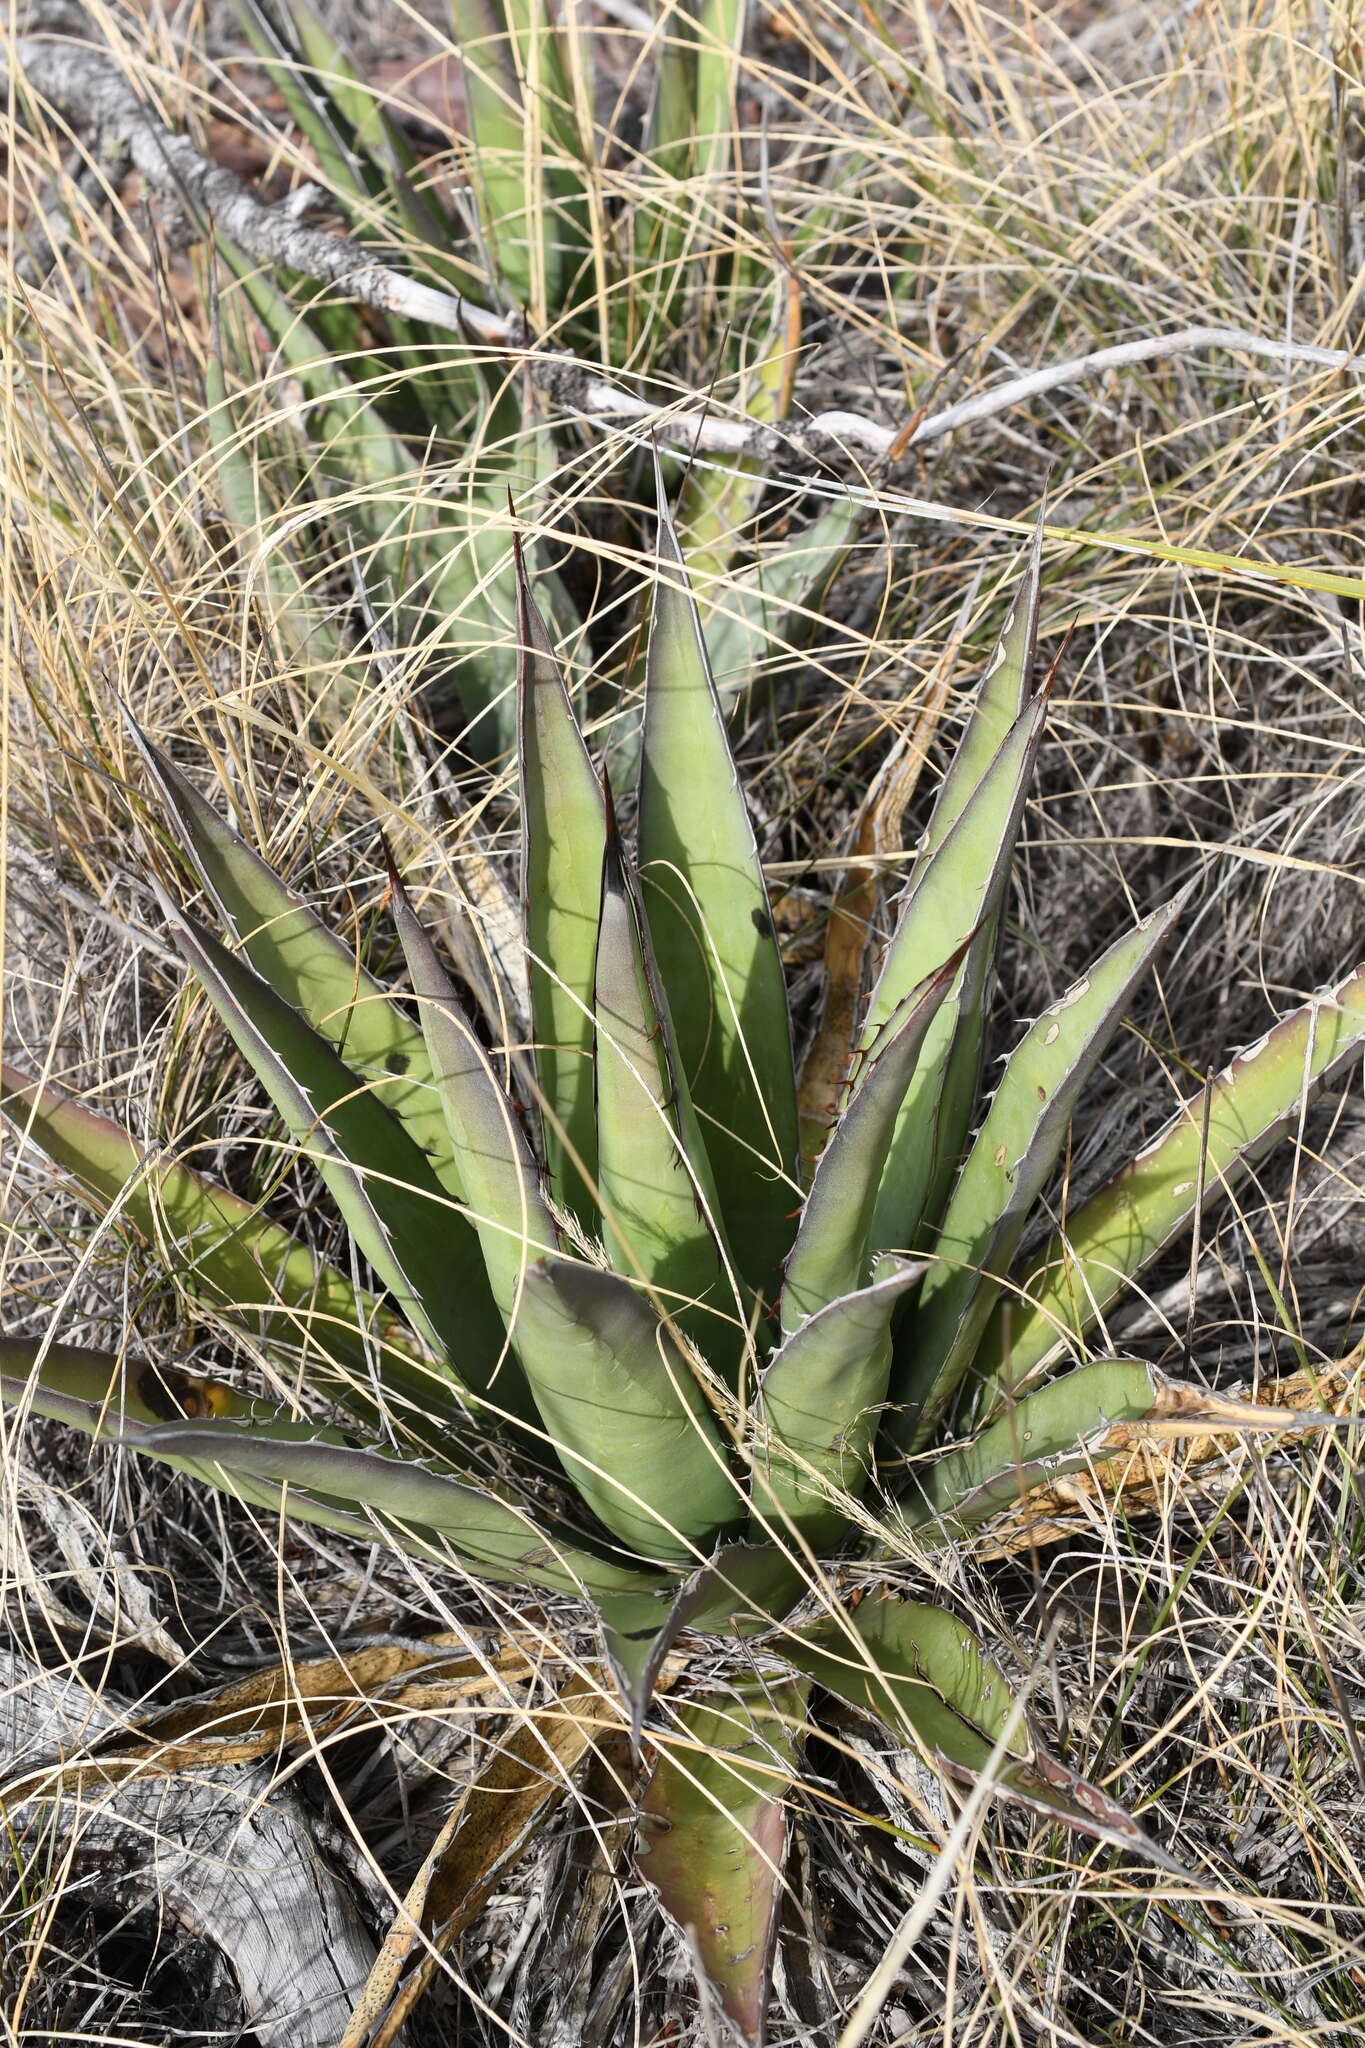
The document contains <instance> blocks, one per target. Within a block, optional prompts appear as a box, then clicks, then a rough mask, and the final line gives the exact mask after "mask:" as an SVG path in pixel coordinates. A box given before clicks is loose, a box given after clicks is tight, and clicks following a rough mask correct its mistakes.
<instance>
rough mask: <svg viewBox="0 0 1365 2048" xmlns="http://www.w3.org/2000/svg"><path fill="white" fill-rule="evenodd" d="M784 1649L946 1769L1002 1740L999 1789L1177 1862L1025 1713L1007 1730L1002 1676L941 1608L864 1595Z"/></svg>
mask: <svg viewBox="0 0 1365 2048" xmlns="http://www.w3.org/2000/svg"><path fill="white" fill-rule="evenodd" d="M782 1650H783V1655H784V1656H785V1657H786V1658H787V1660H788V1662H789V1663H791V1664H793V1665H795V1667H796V1668H797V1670H799V1671H803V1672H805V1673H806V1674H807V1675H808V1676H809V1677H811V1678H813V1679H815V1680H816V1681H817V1683H818V1684H820V1685H823V1686H824V1687H825V1688H826V1690H827V1691H829V1692H832V1693H834V1694H836V1695H837V1696H838V1697H839V1698H840V1699H843V1700H846V1701H847V1702H848V1703H849V1705H850V1706H854V1707H860V1708H862V1709H863V1710H864V1711H865V1712H867V1713H870V1714H873V1715H875V1717H876V1718H877V1719H878V1720H879V1721H881V1722H882V1723H883V1724H884V1725H885V1726H886V1727H887V1728H889V1729H890V1730H891V1731H892V1732H893V1733H900V1734H902V1735H908V1736H909V1737H910V1738H911V1740H912V1741H913V1742H914V1743H915V1744H916V1745H917V1746H918V1747H920V1748H921V1749H922V1750H924V1751H925V1752H927V1754H928V1755H929V1756H930V1757H931V1758H932V1759H933V1760H934V1761H936V1762H937V1763H938V1764H940V1765H941V1766H942V1767H943V1768H944V1769H946V1770H947V1771H948V1772H950V1773H951V1774H952V1775H953V1776H956V1777H962V1778H966V1779H968V1780H972V1779H975V1778H977V1777H979V1776H980V1775H981V1773H982V1772H983V1771H984V1770H985V1769H986V1767H987V1764H988V1763H989V1760H990V1757H991V1753H992V1751H993V1750H994V1749H995V1747H996V1745H997V1743H999V1742H1001V1741H1002V1740H1003V1741H1004V1754H1003V1756H1002V1757H1001V1758H1000V1759H999V1760H998V1762H997V1764H996V1767H995V1773H994V1782H995V1784H996V1786H997V1788H998V1790H999V1792H1000V1794H1001V1796H1002V1797H1004V1798H1006V1799H1009V1800H1012V1801H1013V1802H1014V1803H1015V1804H1017V1805H1022V1806H1026V1807H1029V1808H1030V1809H1031V1810H1032V1811H1034V1812H1037V1813H1041V1814H1045V1815H1047V1816H1048V1817H1049V1818H1050V1819H1054V1820H1058V1821H1060V1822H1061V1823H1062V1824H1063V1825H1064V1826H1066V1827H1070V1828H1073V1829H1075V1830H1076V1831H1077V1832H1078V1833H1081V1834H1086V1835H1092V1836H1094V1837H1095V1838H1096V1839H1097V1840H1099V1841H1106V1842H1114V1843H1117V1844H1118V1845H1120V1846H1121V1847H1123V1848H1126V1849H1129V1850H1131V1851H1134V1852H1136V1853H1137V1854H1138V1855H1140V1856H1142V1857H1144V1858H1145V1859H1146V1860H1147V1861H1148V1862H1153V1863H1159V1864H1161V1865H1162V1866H1163V1867H1164V1868H1167V1869H1173V1870H1179V1865H1178V1864H1173V1863H1172V1861H1171V1859H1170V1858H1169V1857H1168V1856H1167V1855H1166V1854H1165V1852H1164V1851H1163V1850H1161V1849H1159V1848H1157V1846H1156V1845H1155V1844H1154V1843H1153V1842H1151V1841H1150V1840H1149V1839H1148V1837H1147V1836H1146V1835H1145V1834H1144V1833H1143V1831H1142V1829H1141V1828H1140V1827H1139V1826H1138V1825H1137V1823H1136V1822H1135V1821H1134V1820H1133V1819H1132V1818H1131V1816H1130V1815H1129V1814H1127V1813H1125V1812H1124V1810H1123V1808H1122V1807H1121V1806H1117V1805H1116V1804H1115V1803H1114V1802H1113V1801H1112V1800H1111V1799H1109V1798H1108V1797H1107V1795H1106V1794H1105V1793H1103V1792H1101V1791H1100V1790H1099V1788H1098V1787H1097V1786H1094V1785H1090V1784H1087V1783H1086V1781H1085V1780H1084V1779H1083V1778H1078V1777H1077V1776H1076V1774H1075V1773H1074V1772H1073V1771H1070V1770H1068V1769H1067V1768H1066V1766H1065V1765H1063V1764H1059V1763H1057V1762H1056V1761H1055V1759H1054V1758H1052V1757H1050V1756H1048V1755H1047V1753H1046V1752H1045V1751H1044V1750H1043V1749H1041V1748H1040V1746H1039V1745H1038V1743H1037V1742H1036V1741H1035V1739H1034V1737H1033V1734H1032V1732H1031V1730H1030V1729H1029V1727H1028V1724H1027V1722H1026V1721H1023V1720H1021V1721H1020V1722H1019V1724H1018V1726H1017V1727H1016V1729H1015V1732H1014V1733H1013V1734H1012V1735H1011V1734H1009V1732H1008V1730H1009V1721H1010V1711H1011V1705H1012V1693H1011V1689H1010V1685H1009V1682H1008V1680H1007V1679H1006V1677H1005V1675H1004V1673H1003V1672H1002V1671H1001V1669H1000V1667H999V1666H998V1665H997V1664H996V1663H995V1662H994V1660H993V1659H992V1658H990V1657H988V1656H987V1654H986V1652H985V1651H984V1650H983V1649H982V1647H981V1645H980V1643H979V1642H978V1641H977V1639H976V1637H975V1636H974V1635H973V1634H972V1632H971V1630H970V1629H969V1628H967V1627H966V1626H965V1624H964V1623H962V1622H960V1621H958V1620H957V1618H956V1616H955V1615H951V1614H949V1613H947V1612H946V1611H945V1610H944V1609H943V1608H941V1607H929V1606H926V1605H923V1604H921V1603H919V1602H916V1601H911V1600H906V1601H899V1600H896V1599H893V1598H892V1599H888V1598H883V1599H870V1600H865V1601H864V1602H863V1604H862V1605H861V1606H860V1607H858V1608H857V1609H855V1610H854V1611H852V1612H846V1613H841V1614H838V1615H831V1616H828V1617H826V1619H824V1620H823V1621H819V1622H816V1623H815V1624H814V1625H813V1626H811V1627H809V1628H803V1629H799V1630H797V1631H795V1632H791V1633H788V1634H787V1635H786V1636H785V1637H784V1638H783V1643H782ZM1182 1874H1183V1873H1182Z"/></svg>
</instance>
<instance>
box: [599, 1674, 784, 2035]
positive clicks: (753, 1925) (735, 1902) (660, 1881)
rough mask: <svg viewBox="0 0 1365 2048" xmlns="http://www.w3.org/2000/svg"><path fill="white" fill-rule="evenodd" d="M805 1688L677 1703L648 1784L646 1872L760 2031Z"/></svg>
mask: <svg viewBox="0 0 1365 2048" xmlns="http://www.w3.org/2000/svg"><path fill="white" fill-rule="evenodd" d="M805 1696H806V1687H805V1686H803V1685H800V1684H790V1683H789V1684H786V1685H776V1686H772V1687H766V1688H765V1687H762V1686H759V1685H757V1684H749V1685H745V1686H740V1687H736V1688H734V1689H732V1690H730V1691H727V1692H726V1693H724V1694H723V1695H719V1694H718V1695H715V1696H713V1697H712V1698H710V1699H703V1700H689V1701H687V1702H685V1703H684V1704H682V1705H681V1706H679V1707H678V1708H676V1709H675V1713H676V1718H677V1733H678V1741H677V1743H676V1746H675V1745H673V1744H670V1745H668V1746H667V1747H665V1746H663V1745H662V1744H661V1745H660V1749H659V1760H658V1763H657V1764H656V1766H655V1769H654V1774H653V1777H652V1778H651V1780H650V1783H649V1786H648V1788H647V1790H646V1792H645V1796H644V1801H643V1806H642V1812H641V1823H640V1846H639V1850H638V1852H637V1854H638V1865H639V1869H640V1872H641V1874H642V1875H643V1876H644V1877H645V1878H646V1879H647V1880H648V1881H649V1883H650V1884H652V1885H653V1886H654V1888H655V1890H656V1891H657V1892H658V1895H659V1898H660V1899H661V1901H662V1902H663V1905H664V1906H665V1908H666V1909H667V1911H668V1912H669V1913H671V1914H672V1916H673V1918H674V1919H675V1920H676V1921H677V1923H678V1925H679V1926H680V1927H681V1928H682V1929H683V1930H684V1931H685V1932H687V1933H689V1934H690V1935H691V1937H692V1939H693V1941H694V1942H695V1945H696V1954H697V1958H698V1961H699V1962H700V1964H701V1967H702V1969H703V1970H704V1971H705V1972H706V1976H707V1979H708V1981H709V1983H710V1985H711V1987H712V1989H713V1991H714V1992H715V1995H716V1997H717V1998H718V2000H719V2001H720V2005H721V2008H722V2010H723V2011H724V2012H725V2014H726V2016H727V2017H728V2018H729V2019H730V2020H731V2021H732V2022H733V2024H734V2025H735V2027H736V2028H737V2029H738V2030H739V2033H740V2035H741V2036H742V2038H743V2039H744V2040H745V2041H746V2042H752V2043H755V2044H757V2043H759V2042H761V2041H762V2039H763V2025H764V2017H765V2014H766V2011H767V2003H768V1977H769V1972H770V1969H771V1965H772V1952H773V1945H774V1942H775V1940H776V1935H777V1921H778V1910H779V1906H780V1903H781V1895H782V1886H783V1864H784V1861H785V1855H786V1844H787V1810H786V1804H785V1799H786V1793H787V1788H788V1786H789V1785H790V1783H791V1780H792V1778H793V1776H794V1775H795V1771H796V1765H797V1761H798V1758H799V1756H800V1749H801V1741H802V1737H803V1734H804V1730H805Z"/></svg>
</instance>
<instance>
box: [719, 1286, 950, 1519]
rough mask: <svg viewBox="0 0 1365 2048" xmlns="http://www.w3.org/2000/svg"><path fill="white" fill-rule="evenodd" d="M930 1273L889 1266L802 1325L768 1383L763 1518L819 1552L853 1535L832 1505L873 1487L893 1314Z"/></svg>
mask: <svg viewBox="0 0 1365 2048" xmlns="http://www.w3.org/2000/svg"><path fill="white" fill-rule="evenodd" d="M924 1271H925V1268H924V1266H923V1265H911V1264H908V1263H905V1262H902V1261H900V1260H894V1259H885V1260H883V1261H882V1262H881V1264H880V1265H879V1266H878V1267H877V1268H876V1270H875V1272H874V1275H873V1279H872V1282H871V1284H870V1285H869V1286H867V1287H863V1288H860V1289H859V1290H858V1292H857V1293H856V1294H845V1295H841V1296H840V1297H839V1299H838V1300H837V1301H832V1302H830V1303H829V1305H828V1307H826V1308H822V1309H820V1310H818V1311H817V1313H816V1314H815V1315H813V1316H811V1317H810V1318H809V1319H808V1320H807V1321H806V1322H804V1323H802V1325H801V1327H800V1328H799V1329H798V1330H796V1331H795V1332H794V1333H793V1335H791V1336H790V1337H788V1338H787V1340H786V1342H785V1343H783V1344H782V1345H781V1346H780V1347H779V1348H778V1350H777V1351H775V1352H774V1353H773V1356H772V1359H771V1360H770V1362H769V1364H768V1367H767V1369H766V1371H765V1372H764V1374H763V1378H762V1381H761V1383H760V1415H761V1421H762V1423H763V1425H764V1426H765V1427H766V1429H767V1431H768V1433H769V1439H770V1440H769V1442H768V1444H767V1445H766V1446H765V1447H764V1449H763V1452H762V1455H761V1457H760V1460H759V1463H758V1466H757V1468H756V1471H755V1475H754V1489H755V1505H756V1510H757V1512H758V1514H759V1515H760V1516H761V1517H766V1516H769V1515H775V1516H777V1517H778V1519H779V1520H780V1521H790V1522H791V1523H793V1524H794V1525H795V1526H796V1527H797V1528H798V1529H799V1530H800V1531H801V1533H802V1535H803V1536H804V1537H805V1539H806V1541H807V1542H808V1543H810V1544H811V1545H812V1546H814V1547H815V1548H817V1549H818V1548H819V1547H820V1546H821V1545H823V1544H827V1543H832V1542H835V1541H837V1539H838V1537H839V1535H840V1534H841V1533H842V1531H843V1530H844V1528H845V1527H846V1526H847V1524H846V1520H845V1516H844V1512H843V1510H842V1509H841V1508H840V1507H839V1505H838V1501H837V1498H834V1497H832V1496H837V1495H838V1494H852V1495H853V1496H854V1497H855V1498H856V1497H857V1496H858V1495H859V1494H860V1493H861V1492H862V1490H863V1487H864V1485H865V1484H866V1482H867V1477H868V1474H869V1472H870V1471H871V1468H872V1447H873V1444H874V1442H875V1440H876V1435H877V1429H878V1426H879V1424H880V1422H881V1413H882V1405H883V1403H884V1402H885V1400H886V1390H887V1385H888V1383H889V1380H890V1375H891V1315H892V1311H893V1310H894V1308H895V1306H896V1304H897V1302H898V1301H899V1300H900V1299H901V1297H902V1295H904V1293H905V1292H906V1290H907V1288H909V1287H912V1286H913V1285H914V1283H915V1281H916V1280H918V1279H919V1278H920V1277H921V1276H922V1275H923V1273H924ZM784 1453H790V1454H791V1455H789V1456H788V1455H784Z"/></svg>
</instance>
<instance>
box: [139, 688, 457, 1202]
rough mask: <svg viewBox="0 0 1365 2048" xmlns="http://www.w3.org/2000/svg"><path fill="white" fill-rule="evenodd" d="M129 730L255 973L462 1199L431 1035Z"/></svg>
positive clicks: (184, 848)
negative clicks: (426, 1036) (435, 1079)
mask: <svg viewBox="0 0 1365 2048" xmlns="http://www.w3.org/2000/svg"><path fill="white" fill-rule="evenodd" d="M128 724H129V727H130V730H131V731H132V734H133V737H134V739H135V740H136V742H137V745H138V748H139V750H140V752H141V754H142V757H143V759H144V760H145V761H146V763H147V766H148V768H149V769H150V771H151V774H152V777H153V779H154V781H155V783H156V786H157V789H158V791H159V792H160V794H161V797H162V799H163V801H164V803H165V806H166V809H167V811H168V812H169V813H170V816H171V819H172V821H173V824H174V828H175V838H176V843H177V845H178V847H179V849H180V851H181V853H182V854H183V855H184V857H185V859H186V860H187V862H188V864H189V866H190V868H191V870H192V872H193V873H194V874H195V875H196V876H197V878H198V879H199V880H200V881H201V882H202V883H203V885H204V887H205V888H206V889H207V891H208V893H209V895H210V896H211V897H212V899H213V901H214V903H215V905H216V906H217V908H218V910H219V912H220V914H221V915H222V917H223V919H224V921H225V923H226V924H227V925H228V926H229V928H230V929H231V930H232V932H233V933H234V934H235V936H236V937H237V939H238V940H239V941H240V943H241V946H242V949H243V951H244V952H245V953H246V956H247V958H248V959H249V960H250V962H251V964H252V966H253V967H254V968H255V969H256V972H257V973H258V974H259V975H260V976H261V978H262V980H263V981H268V982H269V984H270V986H271V987H272V988H273V989H274V990H275V993H276V994H277V995H280V996H283V997H284V999H285V1001H286V1002H288V1003H292V1005H293V1006H294V1008H295V1009H296V1010H298V1011H299V1013H300V1015H301V1016H303V1017H304V1019H305V1020H306V1021H307V1022H308V1023H309V1024H311V1025H312V1027H313V1029H314V1030H315V1031H316V1032H317V1033H318V1034H319V1035H320V1036H321V1037H323V1038H325V1039H326V1040H327V1042H328V1044H329V1045H331V1046H332V1047H334V1049H335V1050H336V1052H337V1054H338V1055H339V1056H340V1057H341V1058H342V1059H343V1060H344V1061H345V1062H346V1065H347V1066H348V1067H350V1068H351V1070H352V1071H353V1072H354V1073H355V1074H357V1075H359V1076H360V1077H361V1078H362V1079H363V1080H365V1081H366V1082H367V1083H369V1084H370V1086H371V1087H372V1089H373V1091H374V1093H375V1094H376V1095H377V1096H378V1097H379V1099H380V1100H381V1101H382V1102H383V1103H384V1104H385V1106H386V1107H387V1108H388V1109H390V1110H392V1112H393V1114H394V1115H395V1116H396V1117H397V1118H398V1120H399V1122H400V1123H401V1124H402V1125H403V1127H404V1129H405V1130H406V1131H407V1133H408V1135H409V1137H411V1138H412V1140H413V1141H414V1143H415V1144H416V1145H418V1146H419V1147H420V1148H421V1150H422V1151H423V1152H425V1154H426V1156H427V1158H428V1159H429V1160H430V1161H431V1165H432V1170H433V1171H434V1172H435V1174H436V1177H437V1179H438V1180H439V1181H440V1183H441V1185H442V1187H444V1188H445V1190H446V1192H447V1194H449V1195H451V1196H453V1197H454V1198H455V1200H457V1201H458V1200H459V1199H460V1197H461V1193H462V1189H461V1185H460V1177H459V1174H458V1172H457V1170H456V1167H455V1162H454V1158H453V1155H452V1152H451V1146H450V1138H449V1135H448V1133H447V1130H446V1123H445V1118H444V1116H443V1114H442V1111H441V1104H440V1099H439V1097H438V1096H437V1094H436V1092H435V1089H434V1087H433V1085H432V1072H431V1061H430V1059H429V1058H428V1056H427V1049H426V1045H425V1043H424V1042H423V1038H422V1033H421V1032H420V1031H419V1030H418V1029H417V1027H416V1026H415V1025H413V1024H411V1023H410V1022H409V1021H408V1019H407V1018H406V1017H405V1016H404V1015H403V1013H402V1011H401V1010H399V1009H398V1008H397V1007H396V1005H395V1004H394V1003H392V1002H391V1001H390V1000H389V997H388V995H387V992H386V991H385V990H384V988H383V987H382V986H381V985H380V983H379V982H377V981H376V980H375V978H374V976H373V975H371V974H368V973H367V972H366V971H365V969H364V968H363V967H362V966H361V965H360V963H359V961H358V960H357V959H356V957H355V955H354V953H353V952H352V951H351V948H350V947H349V946H348V945H346V944H345V942H344V941H343V940H342V939H340V938H338V937H337V935H336V934H335V933H334V932H331V931H329V930H328V929H327V927H326V925H325V924H324V923H323V922H322V920H321V918H319V917H318V916H317V915H316V914H315V913H314V912H313V911H311V910H309V909H308V908H307V906H306V905H305V904H303V903H300V902H299V900H298V898H297V897H296V896H294V895H293V894H292V893H291V892H290V891H289V890H288V889H287V888H286V887H285V885H284V883H283V882H281V881H280V879H279V877H278V876H277V875H276V874H275V873H274V871H273V869H271V868H270V867H268V866H267V864H266V863H265V861H263V860H262V859H261V858H260V856H259V855H258V854H257V853H255V852H253V850H252V849H251V848H250V847H249V846H247V845H246V844H245V842H244V841H243V840H241V839H240V838H239V837H238V836H237V834H236V833H235V832H234V831H233V829H232V827H231V826H230V825H228V824H227V823H226V821H225V820H224V819H223V818H221V817H220V816H219V814H218V812H217V811H216V810H214V808H213V806H212V804H210V803H208V802H207V801H206V799H205V798H204V797H202V796H201V795H200V793H199V791H198V790H197V789H196V788H195V787H194V785H193V784H192V783H191V782H189V781H188V780H187V779H186V777H185V776H183V775H182V774H181V773H180V771H179V769H178V768H176V767H175V766H174V765H173V763H172V762H170V761H169V760H168V759H167V758H166V756H165V755H164V754H163V753H162V752H161V751H160V749H159V748H157V747H154V746H153V745H152V744H151V742H150V741H149V740H148V739H147V737H146V735H145V734H144V733H143V732H142V731H141V729H140V728H139V727H138V726H137V724H136V723H135V722H134V721H133V720H132V719H131V718H129V719H128Z"/></svg>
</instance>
